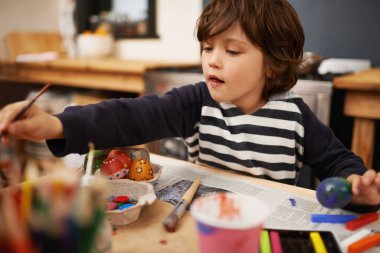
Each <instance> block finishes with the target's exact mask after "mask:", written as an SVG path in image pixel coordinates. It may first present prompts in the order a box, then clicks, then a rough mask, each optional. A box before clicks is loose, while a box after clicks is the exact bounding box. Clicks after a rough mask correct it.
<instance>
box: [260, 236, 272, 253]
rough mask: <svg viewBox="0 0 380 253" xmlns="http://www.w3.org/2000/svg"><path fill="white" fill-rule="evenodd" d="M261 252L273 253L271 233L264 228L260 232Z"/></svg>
mask: <svg viewBox="0 0 380 253" xmlns="http://www.w3.org/2000/svg"><path fill="white" fill-rule="evenodd" d="M260 253H272V250H271V247H270V239H269V233H268V231H267V230H262V231H261V232H260Z"/></svg>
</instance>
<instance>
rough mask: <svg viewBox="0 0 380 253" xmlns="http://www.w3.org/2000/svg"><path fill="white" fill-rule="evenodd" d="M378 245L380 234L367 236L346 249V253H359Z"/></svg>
mask: <svg viewBox="0 0 380 253" xmlns="http://www.w3.org/2000/svg"><path fill="white" fill-rule="evenodd" d="M378 244H380V233H376V234H373V235H369V236H367V237H364V238H363V239H361V240H359V241H357V242H354V243H353V244H351V245H350V246H349V247H348V253H360V252H363V251H365V250H367V249H370V248H372V247H375V246H376V245H378Z"/></svg>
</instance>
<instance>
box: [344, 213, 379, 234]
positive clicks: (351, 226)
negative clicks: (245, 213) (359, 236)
mask: <svg viewBox="0 0 380 253" xmlns="http://www.w3.org/2000/svg"><path fill="white" fill-rule="evenodd" d="M378 218H379V214H378V213H367V214H364V215H362V216H360V217H359V218H357V219H355V220H352V221H349V222H347V223H346V229H348V230H351V231H354V230H356V229H358V228H361V227H363V226H365V225H368V224H369V223H371V222H374V221H377V220H378Z"/></svg>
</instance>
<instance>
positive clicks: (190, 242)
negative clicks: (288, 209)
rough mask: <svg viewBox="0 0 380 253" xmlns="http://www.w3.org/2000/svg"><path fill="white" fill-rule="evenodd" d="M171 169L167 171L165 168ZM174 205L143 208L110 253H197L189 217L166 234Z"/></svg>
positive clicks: (243, 178)
mask: <svg viewBox="0 0 380 253" xmlns="http://www.w3.org/2000/svg"><path fill="white" fill-rule="evenodd" d="M151 160H152V162H154V163H158V164H163V162H167V161H168V162H169V163H172V164H177V165H178V166H189V167H192V168H194V167H196V168H197V169H199V170H207V171H210V172H212V173H215V174H218V175H227V176H228V177H229V178H235V179H239V180H241V181H242V182H244V181H247V180H248V181H250V182H254V183H255V184H258V185H262V186H268V187H272V188H274V189H280V190H286V191H289V192H292V193H295V194H297V195H300V196H305V197H310V198H315V191H313V190H309V189H305V188H300V187H295V186H291V185H286V184H281V183H277V182H273V181H269V180H263V179H258V178H253V177H249V176H243V175H239V174H233V173H231V172H227V171H223V170H220V169H215V168H210V167H206V166H200V165H194V164H192V163H188V162H184V161H179V160H176V159H172V158H167V157H163V156H159V155H153V154H152V155H151ZM164 169H170V168H164ZM172 209H173V205H171V204H169V203H166V202H163V201H161V200H156V201H155V202H154V204H153V205H151V206H145V207H144V208H143V210H142V212H141V214H140V217H139V219H138V220H137V221H135V222H133V223H131V224H129V225H127V226H120V227H118V228H117V231H116V235H114V236H113V241H112V252H113V253H124V252H141V253H153V252H155V253H160V252H162V253H182V252H183V253H189V252H191V253H198V252H199V248H198V234H197V230H196V224H195V221H194V219H193V218H192V217H191V215H190V213H188V212H186V213H185V214H184V216H182V218H181V219H180V221H179V223H178V226H177V230H176V231H175V232H174V233H168V232H166V231H165V229H164V227H163V225H162V221H163V220H164V218H165V217H166V216H167V215H168V214H169V213H170V212H171V211H172Z"/></svg>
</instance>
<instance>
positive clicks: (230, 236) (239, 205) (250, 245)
mask: <svg viewBox="0 0 380 253" xmlns="http://www.w3.org/2000/svg"><path fill="white" fill-rule="evenodd" d="M190 211H191V214H192V216H193V217H194V219H195V220H196V222H197V227H198V234H199V243H200V249H201V252H202V253H211V252H218V253H231V252H234V253H246V252H247V253H248V252H249V253H258V252H259V240H260V232H261V229H262V225H263V224H264V222H265V220H266V219H267V217H268V215H269V208H268V207H267V206H266V204H265V203H263V202H262V201H261V200H259V199H257V198H255V197H251V196H248V195H242V194H235V193H213V194H208V195H205V196H203V197H201V198H198V199H196V200H195V201H194V203H193V204H192V205H191V208H190Z"/></svg>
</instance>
